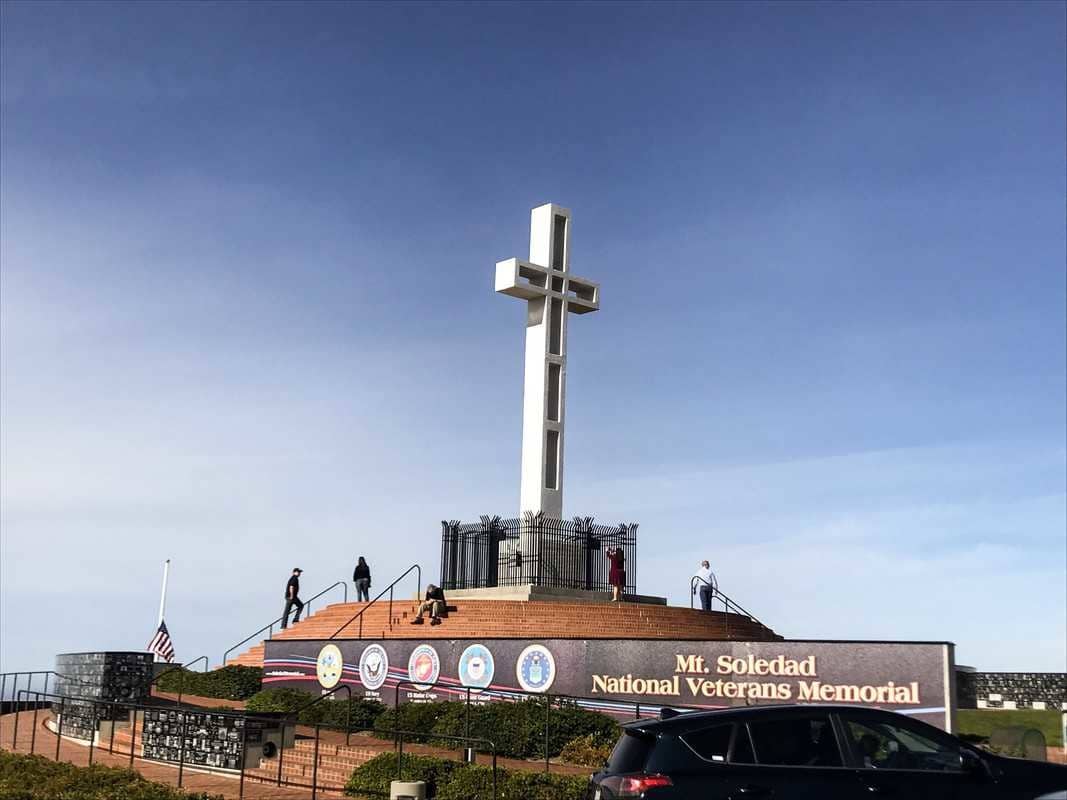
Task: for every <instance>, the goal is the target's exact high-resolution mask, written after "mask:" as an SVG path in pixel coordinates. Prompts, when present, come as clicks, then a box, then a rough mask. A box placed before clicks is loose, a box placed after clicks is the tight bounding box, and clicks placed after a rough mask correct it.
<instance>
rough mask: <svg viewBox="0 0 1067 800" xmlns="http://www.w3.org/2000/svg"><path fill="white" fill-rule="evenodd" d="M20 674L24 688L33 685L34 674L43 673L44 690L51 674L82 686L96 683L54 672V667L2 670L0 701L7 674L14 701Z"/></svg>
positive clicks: (5, 687)
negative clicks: (9, 677)
mask: <svg viewBox="0 0 1067 800" xmlns="http://www.w3.org/2000/svg"><path fill="white" fill-rule="evenodd" d="M21 675H25V676H26V689H27V690H28V689H30V688H31V687H32V686H33V676H34V675H44V691H46V692H47V691H48V681H49V680H50V679H51V677H52V676H53V675H54V676H56V677H57V678H62V679H63V680H65V681H70V682H71V683H76V684H80V685H82V686H96V685H97V684H95V683H93V682H91V681H85V680H82V679H81V678H75V677H73V676H71V675H64V674H63V673H61V672H56V671H55V670H54V669H36V670H29V671H24V670H19V671H17V672H2V673H0V703H3V702H4V694H5V693H6V689H7V679H8V676H12V681H11V696H12V702H14V697H15V695H16V694H18V691H19V676H21Z"/></svg>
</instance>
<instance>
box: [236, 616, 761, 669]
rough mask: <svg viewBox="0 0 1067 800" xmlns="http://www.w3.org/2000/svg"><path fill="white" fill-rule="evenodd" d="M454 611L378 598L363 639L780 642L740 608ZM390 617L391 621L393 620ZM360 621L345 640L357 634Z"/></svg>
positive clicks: (246, 658)
mask: <svg viewBox="0 0 1067 800" xmlns="http://www.w3.org/2000/svg"><path fill="white" fill-rule="evenodd" d="M450 605H452V606H454V607H455V609H456V610H455V611H452V612H449V616H448V617H446V618H445V619H444V621H443V624H442V625H440V626H430V625H429V624H426V625H422V626H414V625H410V624H409V623H410V620H411V618H412V617H414V615H415V611H416V609H417V605H416V603H414V602H412V601H410V600H405V601H397V602H394V604H393V611H392V614H390V612H389V607H388V605H381V604H380V603H379V604H376V605H374V606H371V607H370V608H369V609H368V610H366V611H365V612H364V616H363V629H362V638H364V639H434V638H436V639H467V638H470V639H477V638H556V637H560V638H563V637H566V638H574V637H580V638H587V639H609V638H610V639H615V638H635V639H690V640H701V639H712V640H726V639H737V640H746V639H751V640H763V641H768V640H774V639H780V638H781V637H779V636H777V635H776V634H775V633H774V632H773V631H772V630H770V629H768V628H765V627H763V626H762V625H760V624H758V623H755V622H753V621H752V620H750V619H749V618H748V617H745V616H742V615H739V614H726V613H725V612H722V611H715V612H710V613H709V612H704V611H700V610H697V609H690V608H673V607H668V606H651V605H645V604H638V603H620V604H615V605H602V604H598V605H593V606H591V605H590V604H588V603H555V602H545V601H518V600H458V601H453V602H452V603H451V604H450ZM363 608H366V604H365V603H334V604H331V605H328V606H326V607H324V608H321V609H319V610H318V611H316V612H315V613H314V614H312V615H311V616H310V617H307V618H306V619H304V620H302V621H300V622H298V623H295V624H293V625H290V626H289V628H288V629H286V630H284V631H279V632H277V633H275V634H274V636H273V639H274V640H285V639H292V640H308V639H328V638H330V637H331V636H333V635H334V634H335V633H336V632H337V630H338V628H340V627H341V626H342V625H344V624H345V623H347V622H348V621H349V620H350V619H351V618H352V616H353V615H355V614H356V613H358V612H359V611H360V610H361V609H363ZM390 623H392V624H391V625H390ZM359 632H360V627H359V621H358V620H357V621H356V622H355V623H353V624H349V625H348V626H347V627H346V628H345V630H343V631H342V633H341V636H340V638H344V639H352V638H355V637H356V636H358V635H359ZM263 653H264V645H263V644H262V643H260V644H257V645H254V646H253V647H250V648H249V649H248V650H246V651H245V652H243V653H241V654H240V655H238V656H236V657H234V658H232V659H230V660H229V661H228V662H227V663H230V664H250V665H257V666H261V665H262V663H263Z"/></svg>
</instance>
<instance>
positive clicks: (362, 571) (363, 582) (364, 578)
mask: <svg viewBox="0 0 1067 800" xmlns="http://www.w3.org/2000/svg"><path fill="white" fill-rule="evenodd" d="M352 583H354V584H355V585H356V601H357V602H359V601H362V602H364V603H366V602H369V601H370V567H368V566H367V562H366V560H365V559H364V558H363V556H360V557H359V563H358V564H356V570H355V572H353V573H352Z"/></svg>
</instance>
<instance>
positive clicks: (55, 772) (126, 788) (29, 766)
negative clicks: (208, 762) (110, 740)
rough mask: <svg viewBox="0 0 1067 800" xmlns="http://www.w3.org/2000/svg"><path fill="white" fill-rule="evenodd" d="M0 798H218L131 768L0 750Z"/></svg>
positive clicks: (200, 799) (135, 799) (205, 799)
mask: <svg viewBox="0 0 1067 800" xmlns="http://www.w3.org/2000/svg"><path fill="white" fill-rule="evenodd" d="M0 800H222V796H221V795H208V794H204V793H203V792H195V793H194V792H183V791H181V790H179V789H172V788H171V787H170V786H165V785H164V784H162V783H154V782H153V781H149V780H146V779H145V778H143V777H142V776H140V775H138V774H137V773H136V772H134V771H133V770H128V769H116V768H115V767H104V766H100V765H99V764H96V765H94V766H92V767H76V766H74V765H73V764H66V763H62V762H60V763H56V762H55V761H49V760H48V759H47V758H44V757H43V756H23V755H15V754H13V753H7V752H3V751H0Z"/></svg>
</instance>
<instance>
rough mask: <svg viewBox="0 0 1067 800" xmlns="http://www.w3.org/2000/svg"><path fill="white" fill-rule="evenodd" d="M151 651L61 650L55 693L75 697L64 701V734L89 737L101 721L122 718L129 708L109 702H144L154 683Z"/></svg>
mask: <svg viewBox="0 0 1067 800" xmlns="http://www.w3.org/2000/svg"><path fill="white" fill-rule="evenodd" d="M152 662H153V656H152V654H151V653H138V652H100V653H62V654H60V655H58V656H56V670H55V671H56V682H55V688H53V689H52V692H53V693H55V694H58V695H62V696H63V697H68V698H75V699H70V700H66V701H64V702H63V703H62V705H61V708H62V716H63V735H64V736H71V737H74V738H77V739H90V738H91V737H92V736H93V734H94V733H95V731H96V730H97V728H98V725H99V723H100V722H101V721H104V720H121V719H125V718H126V717H127V716H128V715H129V710H128V709H125V708H122V707H120V706H112V705H109V704H108V703H107V702H100V703H93V702H92V700H101V701H111V702H123V703H143V702H145V701H146V700H147V699H148V697H149V687H150V685H151V682H152Z"/></svg>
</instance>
